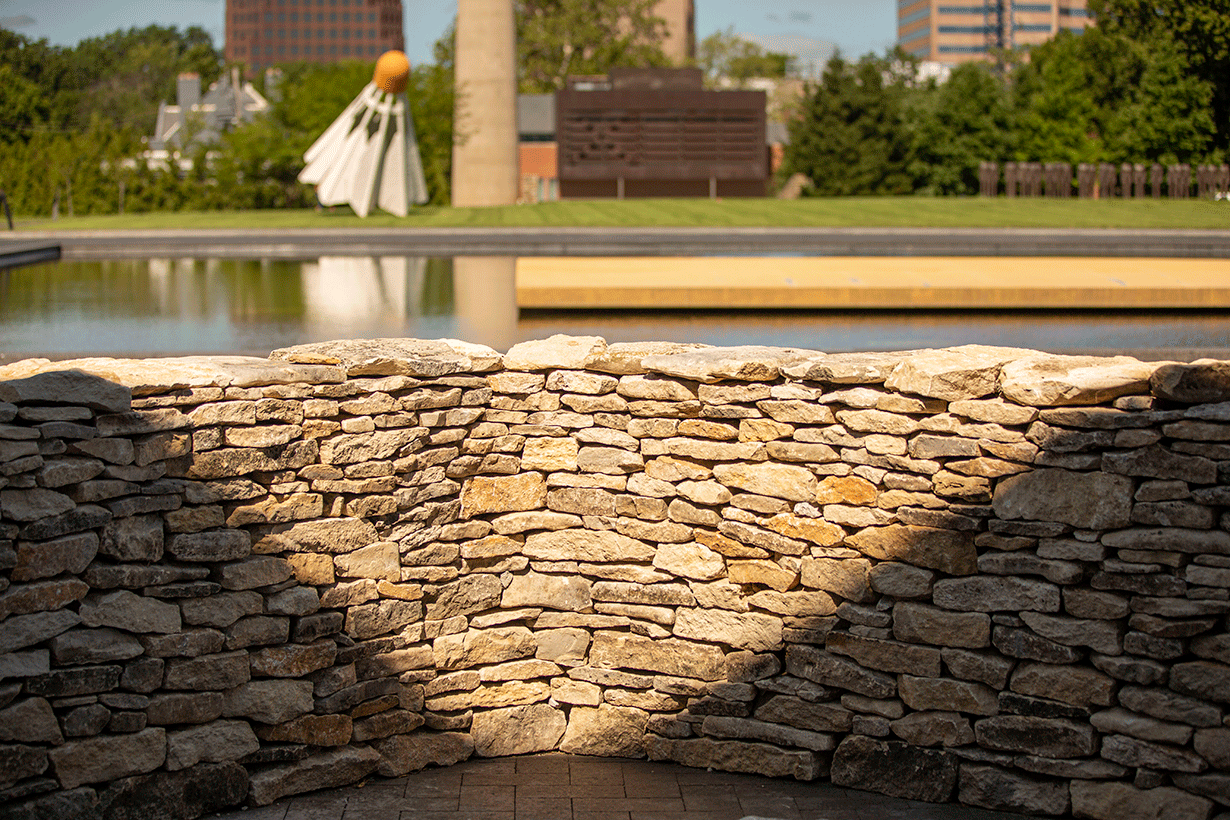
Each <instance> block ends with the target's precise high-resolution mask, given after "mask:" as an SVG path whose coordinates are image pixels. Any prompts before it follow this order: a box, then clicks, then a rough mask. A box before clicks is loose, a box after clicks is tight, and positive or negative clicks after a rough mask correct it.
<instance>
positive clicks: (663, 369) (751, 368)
mask: <svg viewBox="0 0 1230 820" xmlns="http://www.w3.org/2000/svg"><path fill="white" fill-rule="evenodd" d="M810 355H814V353H812V352H811V351H804V350H795V349H793V348H784V347H761V346H755V345H746V346H741V347H707V348H700V349H698V350H690V351H686V352H682V353H673V354H667V355H656V356H646V357H644V358H643V359H641V366H642V367H644V368H645V369H646V370H648V371H649V372H651V373H661V374H663V375H666V376H672V377H674V378H678V379H688V380H690V381H698V382H704V383H707V384H712V383H714V382H720V381H724V380H727V379H730V380H734V381H745V382H764V381H772V380H773V379H776V378H777V375H778V373H779V372H780V371H781V368H782V367H783V366H787V365H789V364H792V363H794V362H797V361H799V360H801V359H803V358H805V357H807V356H810Z"/></svg>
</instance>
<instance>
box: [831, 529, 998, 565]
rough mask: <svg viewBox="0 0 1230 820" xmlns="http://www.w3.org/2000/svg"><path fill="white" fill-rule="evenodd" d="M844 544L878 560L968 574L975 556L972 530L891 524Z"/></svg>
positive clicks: (857, 535) (855, 535)
mask: <svg viewBox="0 0 1230 820" xmlns="http://www.w3.org/2000/svg"><path fill="white" fill-rule="evenodd" d="M845 544H846V546H848V547H850V548H851V549H856V550H858V551H859V552H861V553H863V554H864V555H866V556H868V557H870V558H875V559H877V560H879V561H904V562H905V563H907V564H913V565H914V566H918V567H923V568H925V569H934V570H939V571H940V572H943V573H947V574H948V575H972V574H973V573H974V572H976V571H977V568H978V563H977V562H978V555H977V550H976V549H975V547H974V538H973V534H972V533H967V532H955V531H952V530H942V529H934V528H931V527H916V526H905V525H900V524H893V525H889V526H887V527H870V528H868V529H865V530H863V531H861V532H857V533H855V534H854V535H851V536H849V537H847V538H846V540H845Z"/></svg>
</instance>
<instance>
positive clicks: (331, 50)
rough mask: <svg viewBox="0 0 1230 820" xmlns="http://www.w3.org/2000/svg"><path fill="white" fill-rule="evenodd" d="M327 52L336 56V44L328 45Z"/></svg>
mask: <svg viewBox="0 0 1230 820" xmlns="http://www.w3.org/2000/svg"><path fill="white" fill-rule="evenodd" d="M329 53H330V54H332V55H334V56H336V55H337V46H329Z"/></svg>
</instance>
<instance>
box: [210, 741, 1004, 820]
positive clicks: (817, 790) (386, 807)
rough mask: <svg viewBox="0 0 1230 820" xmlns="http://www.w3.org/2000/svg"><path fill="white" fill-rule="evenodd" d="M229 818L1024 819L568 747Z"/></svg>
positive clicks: (379, 781) (369, 784) (372, 782)
mask: <svg viewBox="0 0 1230 820" xmlns="http://www.w3.org/2000/svg"><path fill="white" fill-rule="evenodd" d="M218 817H221V818H224V820H1019V818H1020V815H1016V814H1004V813H1001V812H991V811H983V810H981V809H972V808H968V807H964V806H952V805H935V804H932V803H919V802H916V801H913V800H899V799H896V798H892V797H884V796H883V795H878V794H871V793H868V792H861V791H855V790H853V789H842V788H838V787H836V786H832V785H830V784H828V783H800V782H797V781H794V780H779V779H771V778H765V777H758V776H756V775H747V774H730V773H727V772H714V771H706V770H703V769H689V768H687V767H684V766H677V765H675V764H672V763H651V762H648V761H644V760H620V759H614V758H603V757H580V756H573V755H564V754H545V755H529V756H525V757H512V758H499V759H486V760H484V759H473V760H470V761H467V762H465V763H459V764H457V765H456V766H451V767H449V768H443V769H437V768H432V769H427V770H425V771H422V772H417V773H415V774H411V775H408V776H406V777H396V778H383V777H372V778H371V779H369V780H367V781H365V782H364V783H362V784H360V785H355V786H349V787H346V788H342V789H332V790H329V791H322V792H313V793H311V794H305V795H300V796H298V797H291V798H287V799H285V800H280V801H278V802H277V803H275V804H273V805H271V806H265V807H262V808H259V809H246V810H240V811H233V812H227V813H224V814H220V815H218Z"/></svg>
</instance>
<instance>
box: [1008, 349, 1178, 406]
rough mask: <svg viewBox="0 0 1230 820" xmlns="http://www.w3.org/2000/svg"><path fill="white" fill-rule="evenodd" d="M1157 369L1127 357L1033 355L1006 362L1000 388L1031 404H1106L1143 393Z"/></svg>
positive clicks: (1009, 396) (1013, 396)
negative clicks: (1116, 399)
mask: <svg viewBox="0 0 1230 820" xmlns="http://www.w3.org/2000/svg"><path fill="white" fill-rule="evenodd" d="M1156 369H1157V365H1156V364H1146V363H1144V362H1141V361H1138V360H1136V359H1133V358H1131V357H1130V356H1115V357H1113V358H1104V357H1095V356H1056V355H1053V354H1043V355H1037V354H1035V355H1033V356H1027V357H1025V358H1022V359H1019V360H1017V361H1015V362H1010V363H1008V364H1005V365H1004V367H1003V369H1002V370H1001V371H1000V379H999V390H1000V393H1002V394H1003V396H1004V398H1006V399H1008V400H1009V401H1012V402H1016V403H1017V404H1024V405H1028V406H1032V407H1060V406H1068V405H1082V404H1105V403H1108V402H1110V401H1111V400H1113V399H1115V398H1118V397H1119V396H1126V395H1132V394H1136V393H1144V392H1146V391H1147V389H1148V385H1149V377H1150V376H1152V374H1153V371H1154V370H1156Z"/></svg>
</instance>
